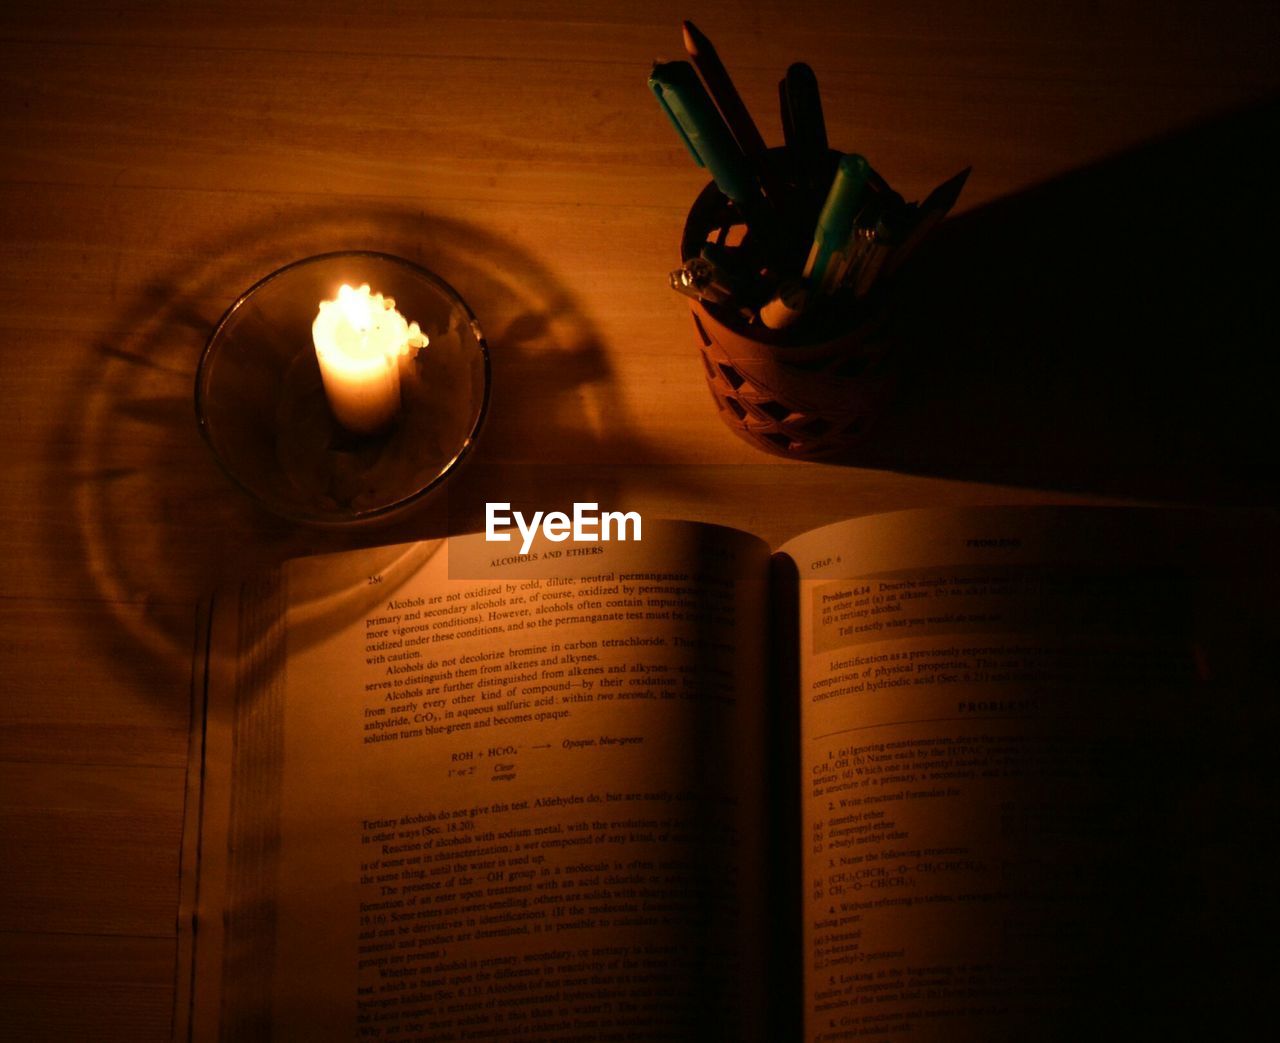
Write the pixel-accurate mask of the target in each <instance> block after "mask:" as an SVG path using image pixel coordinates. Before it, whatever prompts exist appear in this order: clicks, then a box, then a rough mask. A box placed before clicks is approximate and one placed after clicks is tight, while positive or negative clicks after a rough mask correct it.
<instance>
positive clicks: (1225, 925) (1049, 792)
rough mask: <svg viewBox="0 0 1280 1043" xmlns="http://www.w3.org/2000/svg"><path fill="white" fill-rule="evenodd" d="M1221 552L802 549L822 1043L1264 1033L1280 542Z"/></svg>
mask: <svg viewBox="0 0 1280 1043" xmlns="http://www.w3.org/2000/svg"><path fill="white" fill-rule="evenodd" d="M1219 521H1220V520H1219ZM1221 530H1222V526H1221V525H1220V524H1213V525H1206V524H1205V522H1204V519H1203V518H1198V519H1197V518H1189V517H1187V516H1185V515H1174V514H1166V513H1162V512H1156V511H1142V510H1090V509H1073V508H1060V509H1059V508H1028V509H1003V508H1002V509H962V510H951V511H944V512H938V511H910V512H903V513H899V514H892V515H881V516H873V517H868V518H863V519H857V520H853V521H849V522H844V523H840V524H837V525H834V526H830V527H827V528H824V529H821V530H817V531H815V532H812V533H807V534H805V535H803V536H801V537H799V538H797V539H796V540H793V541H792V542H791V543H789V544H787V545H786V546H784V547H783V548H782V553H783V554H784V555H786V556H787V557H789V558H790V559H791V560H792V561H793V562H794V566H795V573H796V575H797V580H796V584H797V586H798V590H799V641H800V648H799V655H798V664H799V665H798V668H799V673H800V677H799V695H800V701H801V705H800V741H801V749H800V767H801V777H800V806H801V808H802V815H801V818H802V834H801V835H802V844H803V850H802V874H803V875H802V880H803V883H802V887H803V894H802V896H801V899H802V901H801V908H802V909H803V934H804V952H805V956H804V982H805V984H804V1009H805V1022H806V1024H805V1038H806V1039H808V1040H811V1041H822V1043H830V1041H834V1040H849V1039H865V1038H880V1037H888V1036H891V1037H897V1038H908V1039H911V1040H947V1041H949V1043H955V1041H958V1040H996V1039H1054V1038H1062V1039H1068V1038H1108V1039H1111V1038H1123V1037H1127V1036H1130V1035H1133V1034H1134V1033H1136V1034H1137V1035H1136V1036H1135V1038H1141V1037H1142V1036H1144V1035H1146V1034H1147V1033H1149V1032H1151V1031H1159V1032H1161V1033H1163V1034H1167V1033H1168V1032H1170V1031H1172V1032H1173V1034H1174V1035H1175V1036H1178V1037H1181V1034H1182V1032H1183V1031H1189V1030H1192V1029H1193V1028H1195V1029H1197V1030H1200V1031H1209V1032H1211V1033H1214V1032H1215V1030H1223V1029H1226V1028H1227V1026H1226V1024H1225V1021H1226V1020H1229V1019H1231V1018H1233V1017H1236V1016H1243V1012H1244V1011H1245V1009H1246V1008H1247V1007H1248V1005H1249V1003H1250V1002H1251V1000H1250V993H1251V992H1252V990H1253V989H1254V988H1265V987H1266V984H1267V980H1268V979H1270V978H1271V977H1272V975H1273V972H1272V971H1271V970H1270V968H1271V967H1272V966H1273V964H1274V960H1273V959H1271V958H1270V957H1269V955H1268V944H1269V943H1268V941H1267V935H1268V934H1269V933H1270V931H1271V929H1272V927H1273V926H1274V911H1275V903H1274V901H1272V900H1271V899H1269V898H1267V897H1265V896H1267V895H1269V894H1270V893H1271V887H1270V885H1269V884H1268V883H1267V882H1266V877H1267V876H1268V875H1269V873H1270V870H1269V869H1267V868H1266V866H1267V864H1268V863H1270V864H1272V865H1273V864H1274V859H1272V858H1270V857H1268V856H1266V855H1265V854H1264V852H1266V851H1267V850H1269V847H1270V844H1269V835H1270V834H1271V833H1272V832H1273V830H1272V829H1271V827H1270V825H1269V823H1270V822H1271V821H1273V818H1274V804H1273V803H1272V800H1273V798H1274V792H1275V787H1274V775H1273V773H1270V772H1269V771H1268V769H1266V768H1265V767H1263V765H1264V764H1265V763H1266V762H1269V761H1270V759H1271V758H1270V757H1269V756H1268V755H1266V754H1265V752H1264V751H1262V750H1261V749H1260V747H1259V745H1258V736H1259V735H1261V734H1265V733H1264V732H1261V731H1259V730H1258V728H1257V721H1258V718H1257V717H1256V716H1251V715H1256V714H1257V713H1258V711H1259V707H1258V706H1257V705H1255V704H1254V702H1253V701H1251V698H1250V697H1251V695H1256V694H1257V692H1256V691H1251V689H1250V683H1249V680H1248V678H1249V677H1250V670H1249V665H1250V664H1249V660H1250V658H1251V657H1252V656H1254V655H1255V654H1256V653H1257V651H1258V649H1259V648H1262V647H1265V644H1266V642H1268V641H1269V640H1270V639H1271V637H1274V613H1273V612H1271V609H1270V608H1267V607H1265V602H1266V601H1267V598H1268V595H1269V593H1270V592H1269V591H1267V590H1266V589H1265V588H1266V586H1267V581H1266V579H1265V577H1266V576H1267V575H1271V576H1274V571H1273V570H1271V569H1270V568H1269V559H1267V558H1266V555H1270V554H1271V553H1272V552H1271V550H1270V547H1272V546H1274V543H1268V544H1266V545H1265V546H1264V549H1263V551H1262V553H1263V555H1264V559H1263V560H1259V559H1257V558H1253V559H1251V558H1249V557H1248V555H1247V553H1246V551H1245V549H1244V548H1245V547H1246V546H1247V543H1248V541H1247V540H1246V541H1242V540H1240V539H1238V538H1236V537H1234V536H1233V537H1231V538H1226V539H1224V537H1223V534H1222V531H1221ZM1232 559H1234V564H1233V563H1232ZM1251 580H1252V584H1253V586H1255V587H1257V588H1258V589H1257V590H1249V589H1245V588H1248V587H1250V584H1251ZM1259 602H1262V603H1263V604H1264V607H1262V608H1260V607H1259ZM1258 612H1263V613H1266V612H1271V615H1270V618H1265V617H1263V616H1259V615H1257V614H1256V613H1258ZM1268 634H1269V635H1271V637H1268V636H1267V635H1268ZM1273 647H1274V646H1273ZM1262 714H1263V719H1268V716H1269V719H1270V720H1271V721H1272V722H1274V713H1273V712H1271V713H1269V715H1268V711H1267V709H1266V708H1265V707H1263V709H1262ZM1271 734H1274V733H1271ZM1260 768H1261V770H1259V769H1260ZM1271 938H1272V939H1274V934H1272V935H1271ZM1264 995H1265V993H1264ZM1254 1002H1256V1000H1254ZM1082 1033H1084V1035H1082ZM1166 1038H1167V1035H1166Z"/></svg>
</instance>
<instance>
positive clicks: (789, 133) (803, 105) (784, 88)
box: [778, 62, 828, 184]
mask: <svg viewBox="0 0 1280 1043" xmlns="http://www.w3.org/2000/svg"><path fill="white" fill-rule="evenodd" d="M778 101H779V105H780V108H781V112H782V133H783V137H784V138H785V139H786V142H787V148H789V149H791V151H792V152H794V153H795V157H796V161H797V165H798V166H799V168H800V176H801V180H803V181H805V182H808V183H809V184H816V183H817V182H818V181H820V180H821V177H822V170H823V167H824V164H825V161H826V158H827V148H828V145H827V124H826V120H825V119H824V118H823V115H822V98H821V96H820V95H819V94H818V78H817V76H815V75H814V73H813V70H812V69H811V68H809V66H808V65H806V64H805V63H804V62H795V63H794V64H792V65H791V66H790V67H789V68H788V69H787V75H786V77H785V78H784V79H781V80H779V81H778Z"/></svg>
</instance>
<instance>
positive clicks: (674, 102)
mask: <svg viewBox="0 0 1280 1043" xmlns="http://www.w3.org/2000/svg"><path fill="white" fill-rule="evenodd" d="M649 88H650V89H651V90H652V91H653V93H654V94H655V95H656V96H657V98H658V102H659V103H660V104H661V105H662V108H663V110H664V111H665V112H666V114H667V116H668V117H669V118H670V120H671V122H672V124H673V125H674V126H675V128H676V130H677V131H678V132H679V134H680V137H681V138H682V139H683V140H684V143H685V147H686V148H688V150H689V154H690V155H692V156H693V159H694V162H696V163H697V164H698V166H700V167H706V168H707V169H708V170H709V171H710V172H711V178H712V180H714V181H715V183H716V187H717V188H719V189H720V191H721V192H723V193H724V194H725V195H726V196H728V197H729V198H730V199H732V200H733V201H734V202H735V203H737V204H738V205H739V206H740V207H742V208H743V210H744V212H745V214H746V217H747V220H748V222H750V221H751V220H752V218H753V217H758V212H759V209H760V206H759V204H760V202H761V197H760V190H759V188H758V186H757V185H756V182H755V178H754V177H753V176H752V171H751V168H750V167H749V165H748V164H747V161H746V157H745V156H744V155H743V153H742V149H740V148H739V147H738V145H737V143H736V142H735V141H734V140H733V135H732V134H730V133H729V128H728V127H727V126H726V125H725V122H724V120H723V119H721V118H720V113H718V112H717V111H716V109H715V106H714V105H713V104H712V103H711V98H710V96H709V95H708V94H707V91H706V89H705V88H704V87H703V86H702V83H701V82H700V81H699V80H698V76H697V74H696V73H695V72H694V71H693V66H692V65H690V64H689V63H688V62H661V63H659V64H657V65H655V66H654V67H653V71H652V72H651V73H650V74H649Z"/></svg>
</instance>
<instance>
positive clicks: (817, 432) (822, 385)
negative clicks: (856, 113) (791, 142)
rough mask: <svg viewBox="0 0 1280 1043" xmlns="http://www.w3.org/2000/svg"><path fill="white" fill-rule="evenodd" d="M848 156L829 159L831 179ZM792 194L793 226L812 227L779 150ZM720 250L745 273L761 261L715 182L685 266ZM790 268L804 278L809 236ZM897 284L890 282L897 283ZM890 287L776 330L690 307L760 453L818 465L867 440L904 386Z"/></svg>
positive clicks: (736, 414)
mask: <svg viewBox="0 0 1280 1043" xmlns="http://www.w3.org/2000/svg"><path fill="white" fill-rule="evenodd" d="M839 156H840V154H839V153H837V152H832V153H831V154H830V161H831V172H832V174H834V169H835V164H836V163H837V162H838V160H839ZM769 157H770V159H771V160H772V162H773V167H774V173H775V175H779V176H778V181H779V182H780V184H781V187H782V189H783V193H784V194H783V203H782V211H781V213H782V218H783V224H784V225H786V226H788V227H794V228H801V229H812V228H813V227H814V221H815V219H816V217H817V209H816V207H815V206H814V205H813V200H810V201H809V203H808V204H807V209H806V204H804V203H802V202H801V196H802V193H801V192H800V190H799V189H798V188H797V187H796V178H795V177H794V174H793V171H792V170H791V169H790V165H789V159H788V157H787V155H786V151H785V150H783V149H772V150H770V153H769ZM707 243H715V244H717V246H718V248H720V249H723V250H727V251H729V252H730V253H733V252H741V253H742V255H743V256H744V258H747V260H746V267H754V265H753V264H752V263H751V260H750V258H752V257H753V256H757V255H758V251H756V249H755V244H754V243H753V241H752V232H751V231H750V230H749V229H746V227H745V224H744V220H743V217H742V215H741V213H740V211H738V210H737V209H736V208H735V206H734V205H733V204H732V203H731V202H730V201H729V200H728V199H726V198H725V196H724V195H723V194H722V193H721V192H720V190H719V189H718V188H717V187H716V185H715V183H714V182H712V183H709V184H708V185H707V186H706V187H705V188H704V189H703V190H702V192H701V194H700V195H699V196H698V198H697V199H696V200H695V201H694V204H693V207H692V208H691V209H690V211H689V217H688V220H687V221H686V222H685V227H684V236H683V239H682V240H681V245H680V256H681V260H682V261H683V262H686V263H687V262H688V261H689V260H690V259H692V258H695V257H697V256H698V255H699V253H700V251H701V250H702V248H703V246H704V245H705V244H707ZM785 248H786V249H788V250H789V251H790V253H791V254H792V256H791V258H790V264H789V266H788V268H789V269H791V270H795V271H799V270H800V268H801V266H802V264H803V261H804V256H805V254H806V253H807V250H808V237H807V236H806V237H803V238H802V239H800V240H799V241H796V242H792V243H790V244H788V245H787V246H786V247H785ZM890 281H891V280H890ZM883 282H884V281H883V280H882V284H881V285H879V286H877V287H876V288H874V289H873V290H872V291H871V292H870V293H868V294H867V295H866V296H865V297H863V298H860V299H858V300H856V301H854V300H851V299H850V300H846V301H844V302H843V303H839V302H834V301H833V302H832V303H831V306H830V307H828V308H825V309H823V313H822V314H820V315H815V316H809V315H806V316H805V317H804V318H803V319H802V320H801V321H800V322H798V323H796V325H794V326H792V327H788V328H786V329H782V330H772V329H769V328H768V327H766V326H764V325H762V324H761V323H760V322H759V321H758V320H757V321H750V320H748V319H747V318H745V317H744V316H743V315H741V314H740V313H739V312H738V311H737V310H735V309H734V308H733V307H731V306H727V305H724V304H718V303H715V302H711V301H707V300H701V299H694V300H691V301H690V306H691V309H692V312H693V323H694V326H695V328H696V330H697V334H698V349H699V352H700V354H701V356H702V363H703V367H704V370H705V373H706V377H707V384H708V386H709V387H710V390H711V397H712V399H714V401H715V404H716V408H717V409H718V410H719V412H720V417H721V419H722V420H723V421H724V422H725V423H726V424H727V425H728V426H729V427H730V429H731V430H733V431H734V432H735V433H736V434H738V435H739V436H740V437H742V438H744V439H745V440H746V441H747V442H749V443H751V444H752V445H754V446H755V447H757V448H758V449H763V450H765V451H766V452H769V453H776V454H779V455H782V456H787V457H793V458H799V459H810V458H821V457H824V456H832V455H837V454H840V453H842V452H845V451H846V450H848V449H850V448H851V447H853V446H855V445H857V444H858V443H859V442H861V441H862V440H863V439H865V438H866V436H867V434H868V433H869V432H870V430H871V429H872V427H873V426H874V425H875V422H876V420H877V418H878V417H879V416H881V415H882V414H883V412H884V410H885V407H886V405H887V404H888V402H889V401H890V400H891V398H892V395H893V393H894V390H895V387H896V384H897V380H896V378H895V372H894V365H893V363H894V359H893V357H892V352H891V351H890V350H889V349H890V343H891V338H890V335H889V318H890V315H891V307H890V298H891V293H890V292H889V291H888V290H887V288H886V287H885V286H884V285H883Z"/></svg>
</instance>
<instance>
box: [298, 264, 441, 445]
mask: <svg viewBox="0 0 1280 1043" xmlns="http://www.w3.org/2000/svg"><path fill="white" fill-rule="evenodd" d="M311 339H312V340H313V341H314V342H315V346H316V359H317V361H318V362H319V363H320V377H321V379H322V380H323V381H324V394H325V398H326V399H328V401H329V408H330V409H331V410H332V411H333V415H334V416H335V417H336V418H337V420H338V423H340V424H341V425H342V426H343V427H345V428H347V429H348V430H349V431H355V432H357V433H359V434H372V433H373V432H375V431H378V430H380V429H381V428H383V427H385V426H386V425H387V424H388V423H390V422H391V420H392V419H393V418H394V417H395V415H396V413H397V412H399V410H400V359H401V357H402V356H404V355H407V354H408V353H409V351H410V349H417V348H422V347H425V346H426V344H427V335H426V334H425V333H423V332H422V330H420V329H419V328H418V324H417V323H416V322H406V321H405V318H404V316H403V315H401V314H400V313H399V312H398V311H396V302H395V301H393V300H392V299H391V298H390V297H383V296H382V294H380V293H371V292H370V291H369V287H368V285H365V286H361V287H360V288H359V289H358V290H353V289H352V288H351V287H350V286H345V285H344V286H343V287H342V288H341V289H339V290H338V296H337V298H336V299H334V300H331V301H321V302H320V312H319V314H318V315H316V319H315V322H313V323H312V324H311Z"/></svg>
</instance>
